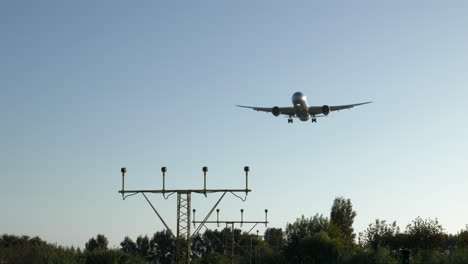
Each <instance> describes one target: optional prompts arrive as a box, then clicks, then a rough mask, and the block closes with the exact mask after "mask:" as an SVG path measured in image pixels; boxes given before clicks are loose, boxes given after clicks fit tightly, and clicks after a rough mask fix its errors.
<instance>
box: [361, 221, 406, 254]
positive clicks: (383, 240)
mask: <svg viewBox="0 0 468 264" xmlns="http://www.w3.org/2000/svg"><path fill="white" fill-rule="evenodd" d="M398 233H400V228H399V227H398V226H397V224H396V222H393V223H392V224H387V222H386V221H385V220H379V219H376V220H375V223H373V224H369V226H368V227H367V229H366V230H365V231H364V232H363V233H361V234H360V237H359V242H360V244H362V245H363V246H364V247H366V248H371V249H373V250H377V249H379V248H382V247H389V246H391V245H393V243H394V240H395V239H394V238H395V235H396V234H398Z"/></svg>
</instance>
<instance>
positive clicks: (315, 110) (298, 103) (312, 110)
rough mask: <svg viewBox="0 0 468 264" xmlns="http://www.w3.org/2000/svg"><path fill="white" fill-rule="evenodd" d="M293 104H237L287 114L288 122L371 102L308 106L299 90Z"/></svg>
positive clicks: (312, 117)
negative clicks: (255, 105) (270, 105)
mask: <svg viewBox="0 0 468 264" xmlns="http://www.w3.org/2000/svg"><path fill="white" fill-rule="evenodd" d="M291 100H292V103H293V106H292V107H278V106H274V107H253V106H245V105H237V106H238V107H244V108H250V109H253V110H256V111H262V112H267V113H272V114H273V115H274V116H279V115H280V114H281V115H287V116H289V119H288V123H292V122H293V118H299V120H301V121H307V120H309V119H311V120H312V123H316V122H317V118H316V117H319V116H327V115H328V114H330V112H331V111H339V110H343V109H349V108H353V107H355V106H358V105H363V104H369V103H372V102H364V103H359V104H349V105H336V106H328V105H323V106H309V105H308V104H307V97H306V96H305V95H304V94H302V93H301V92H295V93H294V94H293V96H292V98H291Z"/></svg>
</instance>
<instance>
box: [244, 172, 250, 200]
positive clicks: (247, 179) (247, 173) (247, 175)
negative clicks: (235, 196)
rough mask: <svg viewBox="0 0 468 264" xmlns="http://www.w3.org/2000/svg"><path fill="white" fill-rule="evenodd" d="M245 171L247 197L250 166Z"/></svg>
mask: <svg viewBox="0 0 468 264" xmlns="http://www.w3.org/2000/svg"><path fill="white" fill-rule="evenodd" d="M244 171H245V194H246V195H247V194H248V192H247V190H248V189H249V171H250V168H249V166H245V167H244Z"/></svg>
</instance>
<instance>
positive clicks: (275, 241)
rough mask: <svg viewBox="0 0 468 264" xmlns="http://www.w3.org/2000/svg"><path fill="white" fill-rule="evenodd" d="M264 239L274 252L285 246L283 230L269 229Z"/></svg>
mask: <svg viewBox="0 0 468 264" xmlns="http://www.w3.org/2000/svg"><path fill="white" fill-rule="evenodd" d="M264 238H265V241H266V242H267V243H268V245H270V247H271V248H272V249H273V250H279V249H280V248H281V247H282V246H283V243H284V241H283V240H284V239H283V230H282V229H281V228H268V229H267V230H265V235H264Z"/></svg>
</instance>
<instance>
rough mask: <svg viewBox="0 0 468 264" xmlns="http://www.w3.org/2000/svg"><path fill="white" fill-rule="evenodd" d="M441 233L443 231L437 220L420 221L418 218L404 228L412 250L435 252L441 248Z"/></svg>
mask: <svg viewBox="0 0 468 264" xmlns="http://www.w3.org/2000/svg"><path fill="white" fill-rule="evenodd" d="M443 232H444V229H443V228H442V225H440V224H439V222H438V221H437V218H436V219H435V220H432V219H430V218H429V219H422V218H421V217H419V216H418V217H417V218H416V219H414V220H413V222H412V223H411V224H409V225H407V226H406V233H407V234H408V236H409V239H410V242H411V245H412V248H414V249H426V250H436V249H440V248H442V246H443V239H444V235H443V234H444V233H443Z"/></svg>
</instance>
